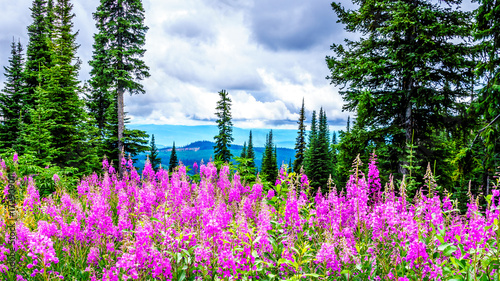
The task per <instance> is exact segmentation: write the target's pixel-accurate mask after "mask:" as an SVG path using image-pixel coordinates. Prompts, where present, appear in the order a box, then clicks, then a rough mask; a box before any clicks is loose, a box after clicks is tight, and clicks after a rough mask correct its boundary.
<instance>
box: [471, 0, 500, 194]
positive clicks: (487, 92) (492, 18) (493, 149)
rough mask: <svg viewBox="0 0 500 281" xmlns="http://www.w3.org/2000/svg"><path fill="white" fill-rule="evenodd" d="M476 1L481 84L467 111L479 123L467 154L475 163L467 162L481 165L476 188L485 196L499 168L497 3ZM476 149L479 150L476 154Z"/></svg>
mask: <svg viewBox="0 0 500 281" xmlns="http://www.w3.org/2000/svg"><path fill="white" fill-rule="evenodd" d="M477 2H478V3H479V7H478V8H477V10H476V21H475V30H474V39H475V40H476V42H477V43H478V47H479V48H478V49H479V50H480V53H479V57H482V58H484V59H483V60H480V61H479V63H478V64H477V66H476V75H477V78H478V79H480V80H481V81H482V82H483V83H484V84H483V85H482V87H481V89H480V90H479V95H478V97H477V99H476V100H474V101H473V103H472V106H471V108H470V109H469V113H471V114H472V115H473V116H474V117H477V119H479V120H480V129H479V130H478V131H479V132H478V133H477V134H476V136H475V137H474V139H473V142H477V144H478V145H477V148H474V149H472V148H471V151H470V152H471V153H469V156H470V154H473V155H474V157H473V158H475V159H476V160H475V161H469V163H470V164H471V165H469V169H470V170H473V169H475V167H474V166H477V164H478V163H481V165H482V166H483V167H482V168H483V169H482V175H480V178H481V180H480V182H479V183H478V185H479V186H482V187H483V190H482V192H483V194H488V191H489V190H488V188H489V186H488V183H489V182H490V181H491V178H492V177H493V176H494V171H495V170H497V167H498V166H500V69H499V67H498V66H499V63H500V2H499V1H495V0H478V1H477ZM479 144H480V145H479ZM473 145H474V143H473ZM478 150H482V151H481V152H480V153H478V152H479V151H478ZM469 158H471V157H469ZM468 176H469V177H471V176H472V175H468Z"/></svg>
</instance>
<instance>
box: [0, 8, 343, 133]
mask: <svg viewBox="0 0 500 281" xmlns="http://www.w3.org/2000/svg"><path fill="white" fill-rule="evenodd" d="M331 1H332V0H306V1H304V0H143V5H144V8H145V11H146V13H145V18H146V19H145V24H146V26H148V27H149V31H148V32H147V36H146V45H145V49H146V50H147V51H146V54H145V57H144V61H145V62H146V64H147V65H148V66H149V67H150V74H151V77H150V78H147V79H145V80H143V81H142V83H143V85H144V87H145V90H146V94H144V95H134V96H130V95H127V96H126V97H125V111H126V112H128V117H130V121H131V123H133V124H157V125H158V124H169V125H211V124H215V120H216V116H215V107H216V103H217V101H218V99H219V96H218V92H219V91H220V90H222V89H225V90H226V91H228V92H229V96H230V98H231V100H232V107H231V113H232V117H233V124H234V126H236V127H241V128H281V129H297V126H298V125H297V120H298V118H299V111H300V107H301V104H302V99H304V103H305V109H306V116H307V121H310V119H311V114H312V111H313V110H316V111H319V110H320V108H323V109H324V110H325V112H326V115H327V118H328V121H329V125H330V130H339V129H344V128H345V125H346V120H347V116H348V115H353V113H350V112H342V105H343V101H342V97H341V96H340V94H339V93H338V92H339V88H337V87H335V86H333V85H330V83H329V81H328V80H327V79H326V76H327V75H329V70H328V67H327V66H326V62H325V57H326V56H327V55H333V53H332V51H330V46H331V45H332V43H341V42H343V40H344V38H352V37H353V35H352V34H349V33H346V32H345V31H344V26H343V25H342V24H340V23H336V21H337V17H336V15H335V13H334V12H333V10H332V9H331V6H330V4H331ZM342 2H344V3H345V5H346V6H347V7H352V5H351V4H349V3H350V1H347V0H342ZM73 3H74V9H73V11H74V13H75V14H76V17H75V19H74V23H75V31H76V30H78V31H79V35H78V37H77V43H78V44H80V48H79V50H78V56H79V57H80V59H81V61H82V66H81V70H80V79H81V80H82V81H84V80H87V79H89V74H88V73H89V72H90V67H89V65H88V61H89V60H90V59H91V57H92V43H93V35H94V33H96V29H95V22H94V20H93V19H92V13H93V12H94V11H95V10H96V7H97V6H98V4H99V1H98V0H76V1H73ZM31 4H32V1H31V0H16V1H4V0H2V1H0V11H2V17H0V65H2V66H5V65H7V64H8V58H9V56H10V44H11V42H12V39H13V38H14V39H15V40H16V41H17V40H18V39H19V40H20V41H21V43H22V44H23V45H24V46H26V44H27V42H28V38H27V29H26V27H27V26H28V25H29V24H31V22H32V19H31V12H30V10H29V8H30V7H31ZM4 80H5V77H4V76H3V71H2V74H1V75H0V83H1V85H3V82H4Z"/></svg>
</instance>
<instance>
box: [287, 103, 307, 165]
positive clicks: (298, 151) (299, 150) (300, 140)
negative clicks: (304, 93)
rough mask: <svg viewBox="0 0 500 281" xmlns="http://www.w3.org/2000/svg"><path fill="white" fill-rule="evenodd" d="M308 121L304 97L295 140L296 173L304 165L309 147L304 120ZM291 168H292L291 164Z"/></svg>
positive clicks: (294, 163)
mask: <svg viewBox="0 0 500 281" xmlns="http://www.w3.org/2000/svg"><path fill="white" fill-rule="evenodd" d="M305 121H306V115H305V108H304V99H302V107H301V108H300V113H299V121H298V122H297V123H298V124H299V129H298V132H297V134H298V136H297V140H296V142H295V161H294V162H293V171H294V172H296V173H299V172H300V168H301V167H302V166H303V165H304V159H305V152H306V148H307V143H306V125H305V124H304V122H305ZM290 168H292V167H291V166H290Z"/></svg>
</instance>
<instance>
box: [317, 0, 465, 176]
mask: <svg viewBox="0 0 500 281" xmlns="http://www.w3.org/2000/svg"><path fill="white" fill-rule="evenodd" d="M460 2H461V1H456V0H444V1H424V0H411V1H390V0H382V1H361V0H355V1H354V3H355V4H358V5H359V7H358V8H357V9H355V10H346V9H345V8H344V7H342V6H341V4H338V3H332V7H333V9H334V11H335V13H336V14H337V16H338V18H339V20H338V22H340V23H343V24H345V26H346V30H347V31H349V32H356V33H358V34H362V35H361V38H360V39H359V40H356V41H353V40H346V41H345V42H346V43H345V44H333V45H332V48H331V49H332V50H333V51H334V53H335V55H334V56H329V57H327V64H328V67H329V69H330V71H331V74H330V76H329V79H330V81H331V83H332V84H334V85H343V86H344V90H343V91H342V92H341V95H342V97H343V99H344V101H345V102H346V104H345V105H344V109H345V110H349V111H356V113H357V118H356V122H357V124H356V126H358V127H359V128H361V129H363V130H369V131H370V134H369V135H368V136H367V137H368V138H369V140H368V141H370V142H374V143H377V144H380V145H385V144H386V141H387V140H389V139H390V142H391V145H392V146H394V147H396V148H397V149H395V150H393V151H391V153H394V154H393V155H384V158H394V159H396V161H398V162H399V163H398V169H397V171H394V170H392V171H388V172H399V173H403V174H406V173H407V171H406V169H404V168H403V167H404V166H405V165H406V164H407V163H405V162H404V155H403V151H404V148H405V147H406V144H407V143H410V142H411V140H412V138H411V136H412V134H414V136H415V138H414V142H415V144H416V145H418V146H419V147H420V148H421V150H422V151H425V152H426V153H425V155H427V156H426V158H425V161H426V162H427V161H429V162H431V163H432V162H434V160H436V161H442V159H441V157H440V154H439V152H436V153H433V146H434V145H435V142H434V141H433V140H434V137H433V136H436V135H438V134H439V133H438V132H439V131H441V130H443V129H444V128H446V129H450V128H452V127H454V126H456V125H457V124H460V120H459V119H460V116H461V115H464V114H463V113H464V108H466V107H467V106H466V105H463V104H461V101H464V100H466V98H468V97H469V96H470V82H471V79H472V71H471V69H473V62H472V60H471V57H472V55H471V53H472V51H471V46H470V45H471V44H470V43H468V42H469V41H470V40H469V39H470V38H469V37H470V34H471V23H472V18H471V13H470V12H464V11H461V10H460V9H458V5H459V4H460ZM421 155H424V153H421ZM381 158H382V157H381ZM438 163H439V162H438ZM438 166H439V165H438Z"/></svg>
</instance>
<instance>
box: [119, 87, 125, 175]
mask: <svg viewBox="0 0 500 281" xmlns="http://www.w3.org/2000/svg"><path fill="white" fill-rule="evenodd" d="M117 99H118V106H117V107H118V172H119V175H120V178H121V177H122V175H123V168H122V158H123V154H124V147H123V131H124V129H125V124H124V121H123V120H124V116H123V109H124V107H125V105H124V103H123V88H122V87H118V90H117Z"/></svg>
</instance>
